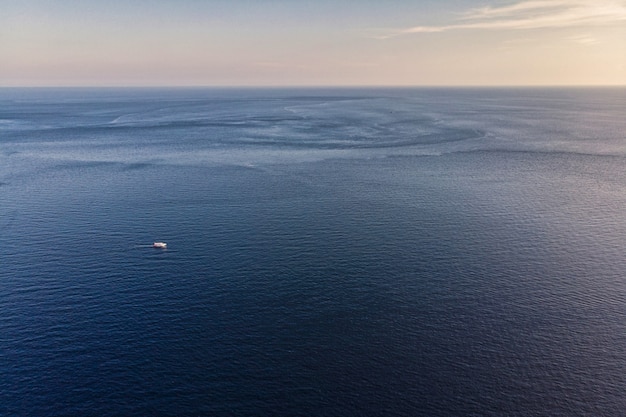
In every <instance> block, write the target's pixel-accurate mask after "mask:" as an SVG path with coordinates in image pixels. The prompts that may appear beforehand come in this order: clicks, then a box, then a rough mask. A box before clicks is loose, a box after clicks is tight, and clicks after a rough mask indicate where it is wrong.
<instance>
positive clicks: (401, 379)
mask: <svg viewBox="0 0 626 417" xmlns="http://www.w3.org/2000/svg"><path fill="white" fill-rule="evenodd" d="M625 167H626V89H625V88H494V89H486V88H327V89H324V88H301V89H297V88H286V89H271V88H257V89H254V88H248V89H237V88H221V89H220V88H197V89H194V88H170V89H148V88H144V89H131V88H128V89H115V88H110V89H88V88H75V89H72V88H59V89H54V88H48V89H38V88H31V89H20V88H4V89H0V415H2V416H26V415H30V416H87V415H89V416H95V415H97V416H121V415H134V416H175V415H176V416H235V415H237V416H239V415H240V416H252V415H268V416H617V415H623V413H624V410H626V394H625V393H626V210H625V208H626V168H625ZM155 241H163V242H167V248H166V249H155V248H153V247H152V243H153V242H155Z"/></svg>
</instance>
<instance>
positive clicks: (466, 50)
mask: <svg viewBox="0 0 626 417" xmlns="http://www.w3.org/2000/svg"><path fill="white" fill-rule="evenodd" d="M615 84H619V85H626V0H375V1H374V0H372V1H370V0H308V1H304V0H171V1H165V0H155V1H148V0H106V1H95V0H80V1H70V0H67V1H64V0H58V1H52V0H48V1H45V0H15V1H13V0H0V85H4V86H16V85H97V86H101V85H111V86H113V85H122V86H126V85H219V86H223V85H270V86H272V85H615Z"/></svg>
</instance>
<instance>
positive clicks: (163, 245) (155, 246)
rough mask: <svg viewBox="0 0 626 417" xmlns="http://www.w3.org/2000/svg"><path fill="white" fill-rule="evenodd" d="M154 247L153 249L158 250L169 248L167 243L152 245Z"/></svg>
mask: <svg viewBox="0 0 626 417" xmlns="http://www.w3.org/2000/svg"><path fill="white" fill-rule="evenodd" d="M152 247H153V248H157V249H165V248H167V243H165V242H154V243H153V244H152Z"/></svg>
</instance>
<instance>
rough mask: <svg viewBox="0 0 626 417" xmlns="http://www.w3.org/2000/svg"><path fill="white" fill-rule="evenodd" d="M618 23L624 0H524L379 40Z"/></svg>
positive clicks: (624, 15)
mask: <svg viewBox="0 0 626 417" xmlns="http://www.w3.org/2000/svg"><path fill="white" fill-rule="evenodd" d="M620 22H626V0H525V1H521V2H517V3H514V4H511V5H508V6H498V7H491V6H487V7H481V8H477V9H472V10H470V11H468V12H466V13H464V14H462V16H461V17H460V18H459V19H457V20H456V21H455V22H454V23H451V24H448V25H440V26H414V27H410V28H406V29H401V30H398V31H395V32H392V33H389V34H387V35H385V36H382V37H381V38H391V37H394V36H399V35H406V34H412V33H438V32H447V31H451V30H525V29H546V28H564V27H584V26H600V25H610V24H617V23H620Z"/></svg>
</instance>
